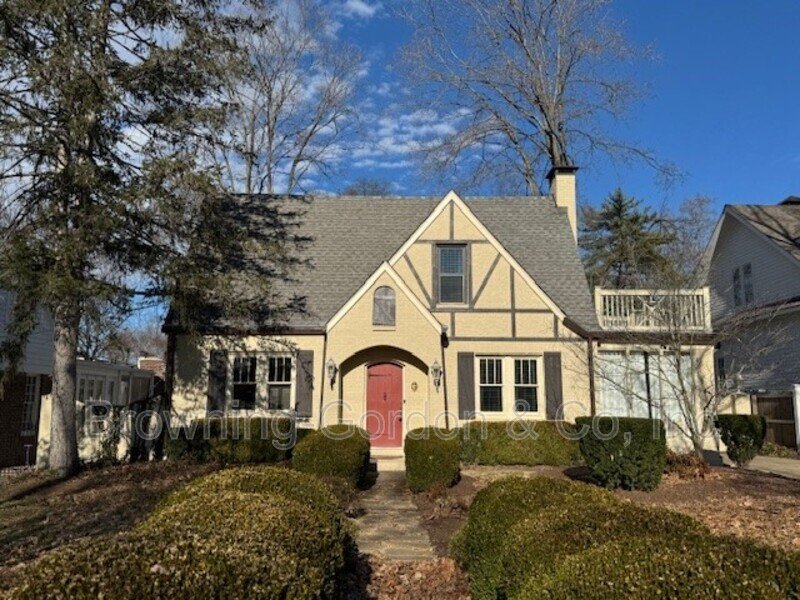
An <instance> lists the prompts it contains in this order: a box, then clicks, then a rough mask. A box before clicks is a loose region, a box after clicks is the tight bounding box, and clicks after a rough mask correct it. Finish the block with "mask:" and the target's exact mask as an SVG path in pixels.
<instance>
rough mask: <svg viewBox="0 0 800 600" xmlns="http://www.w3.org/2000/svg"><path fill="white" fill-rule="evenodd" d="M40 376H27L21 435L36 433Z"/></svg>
mask: <svg viewBox="0 0 800 600" xmlns="http://www.w3.org/2000/svg"><path fill="white" fill-rule="evenodd" d="M38 391H39V378H38V377H37V376H31V375H28V376H27V377H26V378H25V398H24V403H23V405H22V429H21V431H20V435H25V436H28V435H36V422H37V421H38V416H39V415H38V412H39V410H38V409H39V395H38V393H37V392H38Z"/></svg>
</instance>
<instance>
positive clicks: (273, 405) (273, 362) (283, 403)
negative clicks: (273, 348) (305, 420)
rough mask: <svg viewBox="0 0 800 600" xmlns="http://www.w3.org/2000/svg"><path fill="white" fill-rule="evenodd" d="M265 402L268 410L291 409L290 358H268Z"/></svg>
mask: <svg viewBox="0 0 800 600" xmlns="http://www.w3.org/2000/svg"><path fill="white" fill-rule="evenodd" d="M267 402H268V404H269V409H270V410H289V409H290V408H291V407H292V358H291V357H290V356H270V357H269V373H268V378H267Z"/></svg>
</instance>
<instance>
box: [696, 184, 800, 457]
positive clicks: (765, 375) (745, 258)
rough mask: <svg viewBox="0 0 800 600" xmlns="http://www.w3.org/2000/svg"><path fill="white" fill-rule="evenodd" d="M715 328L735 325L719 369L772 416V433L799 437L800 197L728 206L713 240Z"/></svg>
mask: <svg viewBox="0 0 800 600" xmlns="http://www.w3.org/2000/svg"><path fill="white" fill-rule="evenodd" d="M707 260H708V263H709V270H708V273H709V276H708V283H709V286H710V289H711V306H712V318H713V322H714V325H715V327H719V328H725V327H733V328H735V330H736V331H735V336H729V337H735V338H737V339H738V340H741V343H723V344H721V345H720V348H719V349H718V351H717V370H718V372H719V373H720V376H721V377H722V378H725V379H728V380H730V379H734V378H735V379H736V381H728V382H727V384H728V385H732V386H735V387H736V388H737V389H739V390H741V391H743V392H744V393H746V394H749V395H750V398H751V401H752V408H753V410H754V412H757V413H761V414H763V415H764V416H765V418H766V419H767V439H768V440H770V441H773V442H776V443H779V444H782V445H784V446H789V447H793V448H796V447H797V446H798V442H800V198H798V197H796V196H790V197H789V198H787V199H786V200H784V201H783V202H781V203H780V204H777V205H755V204H747V205H728V206H726V207H725V209H724V210H723V212H722V216H721V217H720V219H719V221H718V223H717V227H716V230H715V232H714V235H713V237H712V240H711V244H710V246H709V250H708V254H707Z"/></svg>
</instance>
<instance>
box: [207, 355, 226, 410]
mask: <svg viewBox="0 0 800 600" xmlns="http://www.w3.org/2000/svg"><path fill="white" fill-rule="evenodd" d="M227 377H228V351H227V350H212V351H211V354H210V355H209V358H208V403H207V409H208V412H223V411H224V410H225V387H226V383H227Z"/></svg>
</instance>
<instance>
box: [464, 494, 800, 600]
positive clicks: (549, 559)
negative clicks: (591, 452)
mask: <svg viewBox="0 0 800 600" xmlns="http://www.w3.org/2000/svg"><path fill="white" fill-rule="evenodd" d="M451 550H452V552H453V554H454V556H455V557H456V558H457V560H458V561H459V562H460V564H461V565H462V566H464V567H465V568H466V569H467V570H468V573H469V579H470V591H471V592H472V597H473V598H476V599H487V600H488V599H493V598H509V599H526V600H527V599H530V600H533V599H539V598H554V599H555V598H559V599H560V598H604V599H605V598H607V599H609V600H611V599H613V598H626V597H634V598H656V597H658V598H677V597H691V598H695V597H697V598H728V597H731V598H733V597H738V598H799V597H800V595H798V594H800V553H797V552H784V551H780V550H777V549H770V548H765V547H763V546H761V545H759V544H756V543H753V542H750V541H746V540H734V539H729V538H725V537H718V536H713V535H711V533H710V532H709V531H708V529H707V528H706V527H705V526H703V525H702V524H700V523H698V522H697V521H695V520H694V519H692V518H690V517H688V516H685V515H681V514H678V513H674V512H671V511H668V510H663V509H657V508H646V507H643V506H639V505H636V504H631V503H626V502H623V501H620V500H618V499H617V498H616V497H615V496H614V495H612V494H610V493H608V492H605V491H603V490H600V489H598V488H594V487H592V486H589V485H586V484H582V483H575V482H567V481H557V480H553V479H546V478H537V479H530V480H524V479H519V478H510V479H504V480H500V481H497V482H494V483H492V484H490V485H489V486H488V487H486V488H485V489H483V490H482V491H481V492H479V493H478V494H477V495H476V497H475V501H474V503H473V505H472V507H471V508H470V511H469V515H468V519H467V524H466V526H465V527H464V528H463V529H462V530H461V531H460V532H459V533H458V534H457V536H456V538H455V539H454V541H453V545H452V548H451Z"/></svg>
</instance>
